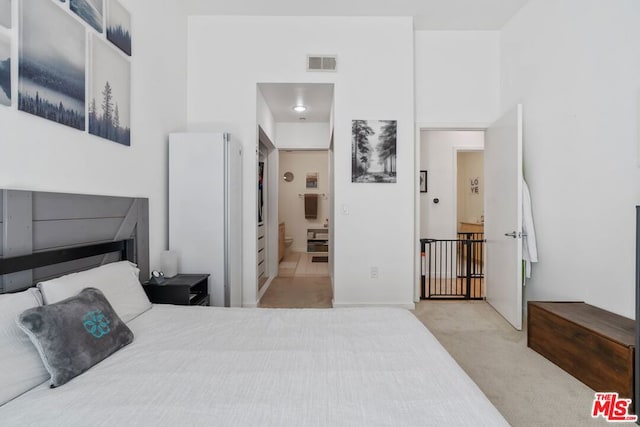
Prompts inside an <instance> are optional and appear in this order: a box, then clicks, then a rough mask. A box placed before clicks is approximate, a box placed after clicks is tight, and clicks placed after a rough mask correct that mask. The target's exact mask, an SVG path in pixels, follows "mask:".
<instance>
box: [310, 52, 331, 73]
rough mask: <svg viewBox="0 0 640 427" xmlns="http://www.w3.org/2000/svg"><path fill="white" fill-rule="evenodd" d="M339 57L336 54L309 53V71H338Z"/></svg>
mask: <svg viewBox="0 0 640 427" xmlns="http://www.w3.org/2000/svg"><path fill="white" fill-rule="evenodd" d="M337 65H338V57H337V56H335V55H307V71H333V72H335V71H336V67H337Z"/></svg>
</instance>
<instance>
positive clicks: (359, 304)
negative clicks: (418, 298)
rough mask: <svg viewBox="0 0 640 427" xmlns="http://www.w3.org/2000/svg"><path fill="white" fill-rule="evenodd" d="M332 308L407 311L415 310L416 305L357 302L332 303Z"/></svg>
mask: <svg viewBox="0 0 640 427" xmlns="http://www.w3.org/2000/svg"><path fill="white" fill-rule="evenodd" d="M332 303H333V308H349V307H395V308H406V309H407V310H415V308H416V304H415V303H413V302H410V303H400V302H399V303H373V302H357V303H351V302H349V303H343V302H335V300H333V301H332Z"/></svg>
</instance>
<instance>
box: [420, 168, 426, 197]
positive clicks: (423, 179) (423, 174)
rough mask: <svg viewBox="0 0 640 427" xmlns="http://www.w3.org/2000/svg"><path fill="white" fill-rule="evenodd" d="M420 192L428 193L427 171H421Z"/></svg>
mask: <svg viewBox="0 0 640 427" xmlns="http://www.w3.org/2000/svg"><path fill="white" fill-rule="evenodd" d="M420 192H421V193H426V192H427V171H420Z"/></svg>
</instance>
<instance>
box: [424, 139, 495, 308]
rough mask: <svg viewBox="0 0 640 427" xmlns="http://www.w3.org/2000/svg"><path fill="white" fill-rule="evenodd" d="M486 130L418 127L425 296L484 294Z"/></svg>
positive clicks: (482, 295)
mask: <svg viewBox="0 0 640 427" xmlns="http://www.w3.org/2000/svg"><path fill="white" fill-rule="evenodd" d="M484 136H485V135H484V131H483V130H423V131H421V133H420V153H421V157H420V165H419V167H420V170H421V179H423V180H424V183H423V185H422V186H421V192H420V204H419V207H420V215H419V216H420V238H421V239H426V241H422V245H421V263H420V264H421V265H422V273H423V274H422V275H421V276H422V278H421V283H420V287H421V290H420V291H421V292H420V293H421V298H437V299H443V298H446V299H482V298H484V296H485V281H484V262H485V250H484V170H483V169H484V167H483V148H484Z"/></svg>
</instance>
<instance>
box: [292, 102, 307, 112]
mask: <svg viewBox="0 0 640 427" xmlns="http://www.w3.org/2000/svg"><path fill="white" fill-rule="evenodd" d="M293 111H295V112H296V113H304V112H305V111H307V107H305V106H304V105H302V104H298V105H296V106H295V107H293Z"/></svg>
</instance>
